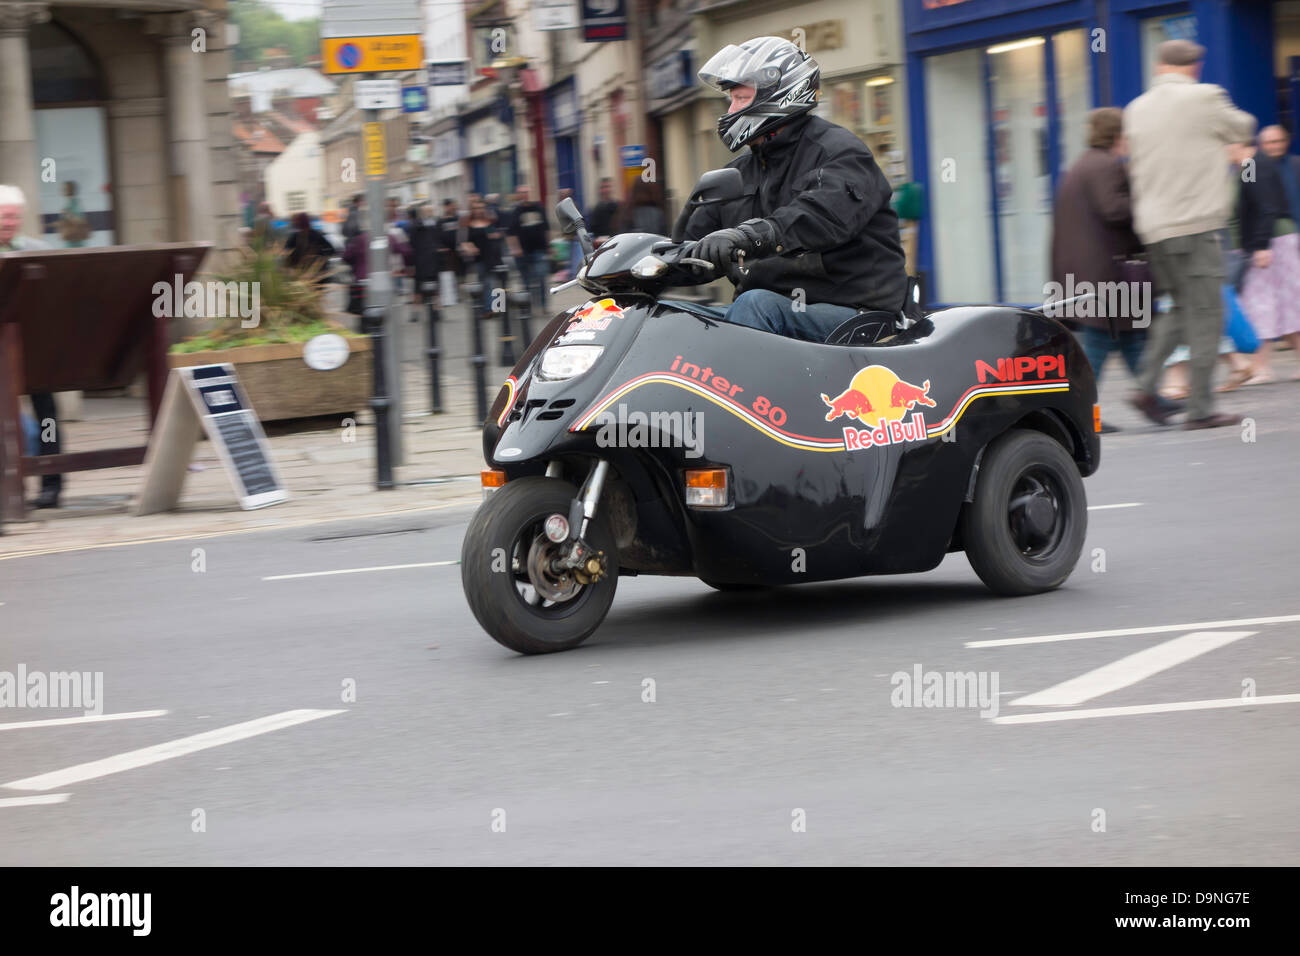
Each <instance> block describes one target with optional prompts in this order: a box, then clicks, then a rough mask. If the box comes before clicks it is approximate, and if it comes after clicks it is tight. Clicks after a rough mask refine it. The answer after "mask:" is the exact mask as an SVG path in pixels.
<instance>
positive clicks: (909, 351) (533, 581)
mask: <svg viewBox="0 0 1300 956" xmlns="http://www.w3.org/2000/svg"><path fill="white" fill-rule="evenodd" d="M733 174H735V175H733ZM739 178H740V177H739V175H738V174H736V171H735V170H731V169H724V170H714V171H712V172H710V173H707V174H705V176H704V177H703V178H702V179H701V180H700V183H699V185H698V186H697V187H696V189H695V191H694V192H693V193H692V195H691V197H690V199H689V200H688V203H687V205H686V208H685V209H684V210H683V213H682V216H681V218H679V220H678V223H677V225H676V226H675V228H674V230H673V232H674V236H673V238H671V239H670V238H665V237H663V236H654V235H647V234H641V233H632V234H624V235H620V236H616V237H614V238H612V239H610V240H609V241H607V242H606V243H605V244H604V245H602V246H601V248H600V249H599V250H598V251H594V250H593V249H592V245H591V239H590V237H589V235H588V234H587V231H586V228H585V224H584V223H583V221H582V218H581V216H580V214H579V213H578V210H577V208H576V207H575V206H574V205H573V203H572V201H571V200H565V201H564V202H562V203H561V204H560V206H559V207H558V209H557V213H558V215H559V218H560V221H561V222H562V223H563V224H564V227H565V230H566V232H568V233H570V234H571V235H575V234H576V236H577V238H578V240H579V241H580V242H581V243H582V245H583V249H584V252H585V264H584V265H583V267H582V269H581V270H580V272H579V273H578V277H577V279H575V280H574V281H575V282H578V283H580V284H581V285H582V287H583V288H584V289H586V290H587V291H589V292H590V293H591V294H592V296H593V299H592V300H591V301H589V302H587V303H586V304H585V305H583V306H581V307H578V308H574V309H569V310H568V311H566V312H563V313H561V314H560V315H558V316H556V317H555V318H554V319H553V320H552V321H551V322H550V323H549V324H548V325H547V326H546V327H545V328H544V329H543V330H542V332H541V334H539V335H538V336H537V338H536V339H535V340H534V341H533V342H532V344H531V345H530V347H529V348H528V349H527V351H526V352H525V353H524V355H523V357H522V358H521V359H520V360H519V363H518V364H517V365H516V366H515V368H514V370H513V372H512V373H511V375H510V377H509V378H508V379H507V380H506V382H505V384H504V385H503V386H502V388H501V391H500V393H499V394H498V396H497V398H496V401H495V403H494V404H493V406H492V408H491V410H490V412H489V415H488V419H487V421H486V422H485V423H484V426H483V451H484V456H485V457H486V459H487V462H488V464H489V469H488V470H487V471H485V472H484V485H485V488H487V487H491V486H495V490H492V491H490V493H485V500H484V502H483V504H482V506H481V507H480V508H479V509H478V512H477V513H476V514H475V515H474V518H473V520H472V521H471V522H470V525H469V528H468V530H467V531H466V534H465V540H464V544H463V548H462V553H461V575H462V582H463V585H464V588H465V595H466V598H467V599H468V601H469V605H470V608H471V609H472V610H473V612H474V616H475V617H476V618H477V619H478V621H479V623H480V624H481V625H482V626H483V628H484V630H486V631H487V632H488V634H489V635H491V636H492V637H493V638H495V639H496V640H497V641H499V642H500V643H501V644H504V645H505V646H506V647H509V648H511V649H513V650H516V651H519V652H522V653H526V654H533V653H544V652H548V651H558V650H566V649H568V648H572V647H576V646H577V645H578V644H580V643H581V642H582V641H583V640H585V639H586V638H587V637H588V636H590V635H591V634H592V632H593V631H595V630H596V628H597V627H598V626H599V624H600V623H601V621H602V620H603V619H604V617H605V614H606V612H607V611H608V610H609V607H610V603H611V602H612V601H613V599H614V591H615V589H616V587H617V585H618V579H619V577H620V576H623V575H635V574H664V575H694V576H696V577H698V578H700V579H701V580H703V581H704V582H705V583H706V584H709V585H711V586H713V587H715V588H718V589H720V590H737V589H746V588H764V587H772V586H775V585H785V584H797V583H802V582H808V581H828V580H834V579H838V578H850V577H857V576H860V575H869V574H903V573H909V572H915V571H926V570H929V569H931V568H934V567H935V566H936V565H938V564H939V562H940V561H942V560H943V557H944V555H945V554H946V553H948V552H951V551H965V552H966V554H967V556H968V558H969V560H970V563H971V565H972V567H973V568H974V570H975V572H976V573H977V574H978V575H979V577H980V578H981V579H982V580H983V581H984V583H985V584H986V585H988V586H989V587H990V588H991V589H992V590H993V591H995V592H997V593H999V594H1008V595H1020V594H1032V593H1036V592H1041V591H1046V590H1049V589H1051V588H1055V587H1057V586H1058V585H1060V584H1061V583H1062V582H1063V581H1064V580H1065V579H1066V578H1067V577H1068V576H1069V574H1070V572H1071V571H1072V570H1073V568H1074V566H1075V564H1076V563H1077V561H1078V558H1079V554H1080V551H1081V549H1082V547H1083V540H1084V532H1085V529H1086V524H1087V503H1086V499H1085V497H1084V490H1083V481H1082V478H1083V477H1084V476H1087V475H1090V474H1092V472H1094V471H1095V470H1096V468H1097V465H1098V459H1099V453H1100V444H1099V438H1098V430H1099V428H1100V416H1099V411H1098V407H1097V405H1096V401H1097V389H1096V383H1095V381H1094V379H1093V374H1092V371H1091V369H1090V368H1089V366H1088V362H1087V360H1086V358H1085V357H1084V355H1083V352H1082V350H1081V349H1080V348H1079V347H1078V345H1077V344H1076V343H1075V340H1074V337H1073V336H1072V335H1071V334H1070V333H1069V331H1068V330H1067V329H1066V328H1065V327H1064V326H1062V325H1061V324H1060V323H1058V322H1057V321H1055V320H1054V319H1051V318H1049V317H1047V316H1045V315H1043V314H1041V313H1040V312H1036V311H1027V310H1024V309H1020V308H1013V307H1009V306H968V307H960V308H950V309H944V310H942V311H937V312H931V313H929V314H924V313H922V312H920V310H919V309H918V310H915V311H914V312H913V314H912V316H911V317H909V316H907V315H906V314H905V313H898V314H893V313H884V312H867V313H859V314H858V315H856V316H854V317H853V318H852V319H850V320H849V321H847V322H845V323H843V324H842V325H841V326H840V327H839V328H837V329H836V330H835V331H834V332H833V333H832V334H831V335H830V336H829V337H828V338H827V340H826V341H825V342H807V341H798V340H795V339H790V338H785V337H782V336H777V335H772V334H769V333H767V332H762V331H758V330H754V329H750V328H746V327H742V326H737V325H732V324H729V323H727V322H724V321H721V320H720V319H721V315H722V312H721V310H719V309H715V308H709V307H707V306H702V305H698V304H695V303H692V302H689V301H684V300H677V301H674V300H671V299H667V298H663V297H662V296H661V293H662V292H664V290H666V289H668V288H671V287H681V286H689V285H699V284H702V283H705V282H709V281H711V280H712V279H713V278H714V276H713V267H712V266H711V265H710V264H709V263H707V262H705V261H703V260H700V259H695V258H692V256H691V255H690V253H691V251H692V247H693V243H689V242H685V243H684V242H682V241H681V237H682V231H683V229H684V226H685V220H686V217H687V216H688V215H689V212H690V211H691V210H692V209H694V208H695V207H697V206H699V205H701V204H704V203H710V202H720V201H725V200H728V199H732V198H735V197H736V196H737V195H739V191H740V182H739Z"/></svg>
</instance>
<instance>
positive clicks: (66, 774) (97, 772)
mask: <svg viewBox="0 0 1300 956" xmlns="http://www.w3.org/2000/svg"><path fill="white" fill-rule="evenodd" d="M341 713H343V711H341V710H286V711H284V712H283V713H280V714H272V715H271V716H269V717H259V718H257V719H256V720H248V721H245V722H244V723H242V724H231V725H230V726H229V727H219V728H217V729H216V730H209V731H206V732H204V733H201V734H194V735H192V736H189V737H180V738H178V739H177V740H169V741H168V742H167V743H164V744H156V745H155V746H153V747H143V748H141V749H139V750H129V751H127V752H126V753H121V754H117V755H116V756H113V757H105V758H104V759H103V760H92V761H90V762H89V763H79V764H77V765H76V766H73V767H66V768H64V769H63V770H55V771H53V772H51V773H43V774H40V775H39V776H36V777H24V778H23V779H22V780H14V781H13V782H11V783H6V784H5V785H4V786H5V787H6V788H7V789H10V790H54V789H56V788H58V787H66V786H70V785H71V784H74V783H81V782H83V781H85V780H94V779H95V778H96V777H106V776H108V775H109V774H113V773H121V772H122V771H123V770H134V769H136V768H137V767H147V766H149V765H150V764H155V763H160V762H162V761H164V760H170V759H172V758H173V757H184V756H185V755H186V754H192V753H196V752H198V751H200V750H207V749H208V748H210V747H220V746H221V745H222V744H230V743H234V742H235V741H237V740H246V739H247V738H249V737H256V736H257V735H258V734H266V733H270V732H271V731H273V730H283V729H284V728H286V727H292V726H294V725H295V724H302V723H306V722H307V721H309V720H319V719H320V718H321V717H330V716H332V715H334V714H341Z"/></svg>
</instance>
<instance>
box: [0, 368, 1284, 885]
mask: <svg viewBox="0 0 1300 956" xmlns="http://www.w3.org/2000/svg"><path fill="white" fill-rule="evenodd" d="M1298 396H1300V385H1297V384H1290V383H1287V384H1280V385H1276V386H1271V387H1268V388H1264V389H1252V390H1249V391H1247V392H1243V393H1239V394H1238V395H1236V396H1233V397H1231V398H1230V399H1228V400H1227V402H1226V403H1225V404H1226V407H1228V408H1229V409H1234V410H1240V411H1247V412H1250V413H1251V415H1252V417H1254V418H1255V420H1256V427H1257V433H1256V441H1254V442H1243V441H1242V440H1241V434H1240V432H1238V431H1236V430H1233V429H1224V430H1218V431H1212V432H1198V433H1185V432H1181V431H1157V430H1155V429H1151V428H1145V427H1130V428H1128V429H1127V430H1126V431H1124V432H1122V433H1120V434H1118V435H1116V436H1107V438H1106V439H1105V445H1104V452H1103V467H1102V469H1101V471H1100V472H1099V473H1098V474H1097V475H1096V476H1095V477H1093V478H1090V479H1088V481H1087V482H1086V487H1087V490H1088V494H1089V501H1090V504H1091V505H1093V506H1094V507H1095V508H1096V510H1093V511H1092V512H1091V513H1090V515H1089V519H1090V526H1089V531H1088V540H1087V545H1086V547H1085V550H1084V555H1083V558H1082V560H1081V562H1080V565H1079V567H1078V569H1077V570H1076V572H1075V574H1074V575H1073V577H1072V578H1071V579H1070V580H1069V581H1068V582H1067V585H1066V586H1065V587H1064V588H1062V589H1061V590H1059V591H1056V592H1053V593H1051V594H1047V595H1042V596H1037V597H1033V598H1022V599H999V598H995V597H992V596H990V595H989V594H988V593H987V592H986V591H985V590H984V589H983V587H982V585H981V584H980V583H979V581H978V579H976V578H975V576H974V574H973V573H972V572H971V570H970V568H969V566H968V565H967V563H966V560H965V558H964V556H962V555H951V556H949V558H948V559H947V560H946V561H945V562H944V564H943V565H942V566H941V567H940V568H938V569H937V570H936V571H933V572H931V573H929V574H925V575H912V576H905V577H896V578H874V579H865V580H859V581H848V582H840V583H834V584H821V585H806V586H802V587H794V588H785V589H780V590H777V591H774V592H771V593H769V594H764V595H761V596H758V597H755V596H753V595H743V596H736V595H725V594H718V593H715V592H713V591H711V590H710V589H708V588H707V587H706V586H704V585H703V584H701V583H700V582H698V581H695V580H693V579H656V578H647V577H642V578H631V579H624V580H623V581H621V582H620V585H619V593H618V597H617V598H616V600H615V604H614V607H613V610H612V612H611V614H610V616H609V618H608V619H607V621H606V623H605V625H604V626H603V628H602V629H601V630H600V631H599V632H598V634H597V635H596V636H595V637H594V638H593V639H592V640H591V641H589V642H588V643H587V644H586V645H584V646H583V647H581V648H579V649H578V650H576V651H572V652H569V653H565V654H557V655H549V656H545V657H538V658H524V657H519V656H516V655H514V654H512V653H510V652H508V651H506V650H505V649H504V648H502V647H500V646H498V645H497V644H495V643H494V642H492V641H491V640H489V639H488V638H487V637H486V636H485V635H484V634H483V633H482V632H481V630H480V629H479V628H478V626H477V625H476V623H475V622H474V620H473V618H472V617H471V615H470V613H469V610H468V608H467V607H466V604H465V601H464V599H463V597H462V594H461V590H460V573H459V569H458V567H457V566H456V565H455V564H454V562H455V561H456V559H457V558H458V556H459V551H460V541H461V536H462V533H463V530H464V527H465V523H466V521H467V519H468V512H466V511H429V512H426V513H418V514H407V515H402V516H399V517H393V518H388V519H379V520H370V521H367V522H364V523H343V522H335V523H329V524H322V525H317V526H314V527H307V528H297V529H292V530H281V531H268V532H257V533H248V534H233V535H229V536H223V537H216V538H209V539H204V540H200V541H183V540H179V541H175V542H169V543H160V544H150V545H136V546H126V547H120V548H108V549H98V550H90V551H76V552H69V553H62V554H50V555H44V556H38V557H31V558H24V559H18V560H9V561H0V672H3V671H8V672H11V673H16V672H17V668H18V666H19V665H20V664H22V665H24V666H25V667H26V669H27V671H28V672H29V673H30V672H34V671H42V672H49V671H66V670H78V671H89V672H96V671H98V672H102V674H103V701H102V703H103V712H104V713H105V714H134V713H138V712H146V713H147V712H153V711H164V713H161V714H155V715H153V716H134V717H128V718H124V719H117V720H111V721H77V722H73V723H67V724H61V725H55V726H49V725H44V726H18V727H15V726H12V725H14V724H20V723H24V722H29V721H46V720H51V719H57V718H61V717H73V716H77V715H80V713H81V711H80V710H75V711H74V710H66V709H64V710H60V709H49V708H46V709H42V710H39V711H38V710H31V709H22V708H15V709H0V864H5V865H15V864H16V865H70V864H89V865H98V864H196V865H209V864H320V865H337V864H475V863H487V864H584V863H630V864H719V863H729V864H775V863H815V864H828V863H840V864H902V865H924V864H1048V865H1054V864H1181V865H1198V864H1291V865H1294V864H1295V863H1297V862H1298V860H1300V823H1297V816H1296V812H1295V811H1296V794H1297V792H1300V747H1297V730H1298V729H1300V696H1295V695H1300V596H1297V594H1296V588H1295V574H1296V554H1297V518H1296V512H1295V506H1296V495H1295V490H1296V481H1297V477H1296V476H1297V475H1298V474H1300V426H1297V424H1296V423H1295V421H1294V412H1293V409H1294V406H1295V401H1296V398H1297V397H1298ZM1115 420H1116V421H1118V422H1120V423H1121V424H1127V425H1130V426H1136V422H1135V420H1133V419H1131V418H1128V417H1126V416H1125V415H1124V414H1123V413H1122V412H1121V413H1117V414H1116V416H1115ZM1112 506H1114V507H1112ZM1119 506H1126V507H1119ZM196 548H201V549H202V554H201V555H199V554H196V552H195V549H196ZM1096 549H1102V551H1103V552H1104V554H1100V553H1098V552H1097V551H1096ZM1103 558H1104V566H1105V570H1104V571H1100V570H1097V568H1099V567H1100V566H1101V565H1100V561H1101V560H1102V559H1103ZM200 559H201V562H202V566H203V568H204V570H195V568H196V567H197V566H198V565H199V562H200ZM428 562H448V563H440V564H436V565H434V566H420V567H408V568H394V569H389V570H371V571H364V572H359V573H350V574H333V575H318V576H309V577H289V578H285V577H282V576H284V575H303V574H309V573H312V572H322V571H340V570H349V569H358V568H373V567H388V566H393V565H405V564H425V563H428ZM268 578H274V579H273V580H268ZM1278 617H1281V618H1289V620H1281V621H1272V622H1261V620H1260V619H1268V618H1278ZM1211 622H1217V623H1211ZM1224 622H1227V623H1224ZM1153 628H1155V629H1158V630H1151V629H1153ZM1116 629H1136V631H1137V632H1135V633H1126V634H1118V635H1106V634H1101V635H1098V634H1096V633H1095V632H1098V631H1101V632H1106V631H1112V630H1116ZM1206 632H1210V633H1213V634H1218V635H1222V636H1220V637H1212V638H1187V637H1186V635H1189V634H1194V633H1195V634H1204V633H1206ZM1063 634H1069V635H1076V637H1075V638H1074V639H1070V640H1059V639H1052V640H1045V641H1038V642H1031V643H1012V644H1004V645H1001V646H972V644H974V643H976V642H989V641H1007V640H1014V639H1023V638H1031V637H1050V638H1056V637H1059V636H1060V635H1063ZM1077 635H1084V636H1077ZM1145 651H1150V653H1149V654H1145V655H1139V652H1145ZM1198 652H1199V653H1198ZM1132 655H1139V656H1138V657H1133V656H1132ZM1119 661H1124V663H1121V664H1116V662H1119ZM1108 665H1115V666H1113V667H1108ZM918 666H919V667H920V668H921V669H922V670H923V671H938V672H950V671H951V672H976V673H978V674H982V675H983V676H984V677H985V678H987V679H988V680H989V681H990V682H991V681H992V679H993V677H994V676H995V675H996V677H997V680H998V684H997V693H998V696H997V701H998V707H997V713H996V716H994V715H993V713H992V709H991V708H989V712H988V713H987V714H985V715H983V716H982V715H981V711H980V709H979V708H977V707H944V708H926V707H896V706H893V703H892V702H891V697H892V696H894V690H895V687H894V681H893V675H895V674H896V673H899V672H902V673H906V674H911V673H912V672H913V671H914V669H915V668H916V667H918ZM1085 675H1089V676H1088V677H1086V678H1085ZM647 678H648V679H651V680H653V681H654V691H655V699H654V701H653V702H646V701H644V700H643V693H644V691H643V687H644V686H645V684H644V682H645V681H646V679H647ZM1080 678H1083V680H1079V679H1080ZM348 682H352V686H354V687H355V699H348V700H344V697H345V695H346V688H347V686H348ZM1066 682H1069V683H1066ZM1243 682H1252V683H1247V684H1243ZM1061 685H1065V686H1064V687H1062V686H1061ZM988 686H989V688H990V690H991V689H992V684H991V683H990V684H989V685H988ZM1244 686H1248V687H1253V690H1254V693H1255V694H1257V695H1258V696H1257V698H1256V701H1257V702H1254V703H1250V704H1249V705H1247V706H1242V705H1240V704H1238V703H1237V701H1239V700H1240V699H1241V698H1242V694H1243V687H1244ZM1053 688H1056V690H1051V689H1053ZM1049 690H1051V693H1050V695H1047V696H1043V697H1040V698H1039V701H1040V702H1039V703H1034V702H1032V701H1031V702H1026V703H1022V704H1016V703H1013V701H1016V700H1018V699H1019V698H1022V697H1025V696H1027V695H1030V694H1039V693H1040V692H1044V691H1049ZM1071 692H1073V693H1071ZM1284 695H1293V696H1292V697H1291V698H1290V699H1288V698H1286V697H1285V696H1284ZM1273 697H1283V699H1282V700H1280V701H1277V702H1273V701H1270V698H1273ZM1072 699H1073V700H1075V701H1076V702H1075V703H1069V702H1067V701H1069V700H1072ZM1204 701H1218V702H1225V703H1223V704H1222V705H1218V706H1207V705H1203V704H1194V705H1193V707H1192V709H1172V710H1164V711H1157V712H1151V711H1150V708H1149V707H1148V706H1147V705H1159V704H1184V703H1186V702H1204ZM1123 707H1133V708H1135V709H1136V711H1137V712H1119V713H1116V712H1114V711H1112V710H1109V709H1110V708H1123ZM291 711H309V712H310V713H301V714H297V715H295V717H294V718H291V719H301V720H302V722H300V723H296V724H293V725H291V726H281V727H279V728H278V729H273V728H272V727H271V726H270V725H268V724H266V723H261V724H256V725H253V726H252V727H250V728H247V729H246V730H245V733H246V734H248V735H247V736H243V737H242V738H241V739H234V740H231V741H229V742H226V743H223V744H221V745H219V746H209V747H207V748H205V749H196V750H193V752H187V753H178V752H176V751H175V750H173V751H164V752H162V753H159V752H156V751H155V752H150V754H146V756H150V755H151V756H152V757H154V758H157V760H156V762H153V763H149V764H145V765H139V766H131V764H132V763H141V761H140V760H138V759H134V758H132V757H131V756H130V754H131V753H132V752H134V751H137V750H140V749H141V748H147V747H154V746H155V745H159V744H165V743H167V742H170V741H186V742H188V743H189V744H190V745H191V746H193V745H194V744H195V742H194V741H189V740H188V738H191V737H193V736H194V735H197V734H203V733H209V732H213V731H219V730H221V729H222V728H228V727H232V726H233V725H240V724H244V723H245V722H250V721H258V720H262V719H264V718H270V717H273V716H275V715H281V714H284V713H286V712H291ZM1096 711H1100V712H1096ZM1030 715H1038V716H1039V720H1037V721H1025V720H1015V719H1014V718H1017V717H1022V716H1030ZM1061 717H1069V718H1071V719H1060V718H1061ZM307 718H311V719H307ZM1008 718H1012V719H1011V720H1008ZM1045 718H1055V719H1045ZM231 736H236V734H234V733H232V734H231ZM204 741H205V738H200V739H199V741H198V742H197V743H199V744H201V743H203V742H204ZM206 742H208V743H211V740H210V739H207V741H206ZM182 749H183V747H182ZM123 755H127V756H123ZM87 764H89V766H83V765H87ZM70 768H78V769H73V770H70ZM64 770H70V772H69V773H68V774H66V775H64V777H63V779H59V778H58V777H53V778H52V777H47V776H44V775H47V774H52V773H54V772H56V771H64ZM24 781H25V782H24ZM15 783H18V784H19V786H17V787H15V786H13V784H15ZM32 798H38V799H41V800H43V801H49V802H39V803H31V802H29V801H30V800H31V799H32ZM196 811H201V814H199V813H196ZM800 811H802V814H800ZM801 820H803V821H805V822H806V828H804V829H802V830H800V829H799V827H798V824H799V823H800V821H801ZM200 822H201V823H202V827H200V826H199V824H200ZM503 823H504V830H502V824H503ZM494 824H495V826H494ZM1103 827H1104V829H1103Z"/></svg>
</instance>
